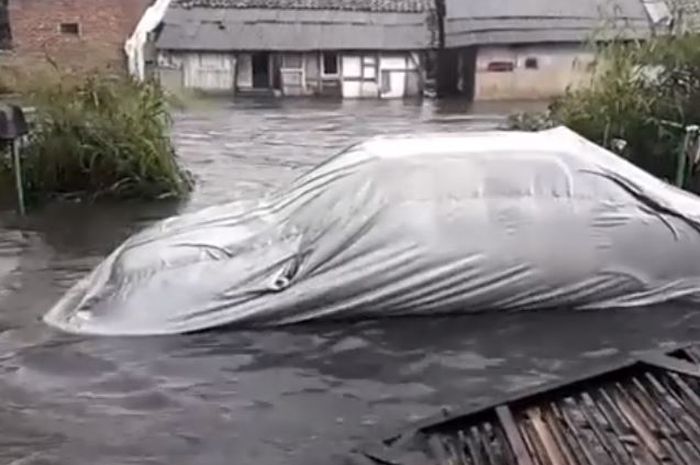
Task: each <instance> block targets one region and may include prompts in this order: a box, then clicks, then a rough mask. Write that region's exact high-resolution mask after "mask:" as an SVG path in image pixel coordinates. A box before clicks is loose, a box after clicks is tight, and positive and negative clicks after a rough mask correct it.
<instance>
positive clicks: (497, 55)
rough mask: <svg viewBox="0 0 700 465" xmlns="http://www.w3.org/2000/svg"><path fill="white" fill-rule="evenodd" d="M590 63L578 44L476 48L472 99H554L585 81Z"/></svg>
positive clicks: (588, 75) (592, 58)
mask: <svg viewBox="0 0 700 465" xmlns="http://www.w3.org/2000/svg"><path fill="white" fill-rule="evenodd" d="M594 60H595V57H594V55H593V53H591V52H588V51H585V50H582V48H581V45H580V44H542V45H532V46H484V47H479V49H478V51H477V54H476V71H475V78H474V100H517V99H523V100H527V99H547V98H552V97H556V96H559V95H562V94H563V93H564V92H565V90H566V88H567V87H569V86H572V87H576V86H579V85H581V84H585V83H587V82H589V80H590V78H591V72H592V65H593V63H594Z"/></svg>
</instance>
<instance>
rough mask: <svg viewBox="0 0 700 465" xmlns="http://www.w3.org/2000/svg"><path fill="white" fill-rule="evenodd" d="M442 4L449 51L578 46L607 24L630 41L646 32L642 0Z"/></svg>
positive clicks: (492, 0) (491, 0)
mask: <svg viewBox="0 0 700 465" xmlns="http://www.w3.org/2000/svg"><path fill="white" fill-rule="evenodd" d="M698 1H700V0H698ZM445 4H446V10H447V15H446V19H445V35H446V43H447V46H448V47H455V46H457V47H459V46H467V45H474V44H496V43H534V42H581V41H585V40H587V39H588V38H590V36H591V34H592V33H593V32H594V31H598V30H601V29H604V30H607V29H609V27H610V26H611V25H615V26H618V25H619V26H621V29H624V32H625V33H626V34H627V35H628V36H630V37H643V36H645V35H646V34H648V32H649V27H650V25H649V18H648V16H647V13H646V10H645V9H644V6H643V4H642V1H641V0H576V1H574V0H566V1H564V0H478V1H477V0H446V1H445ZM598 36H603V34H598Z"/></svg>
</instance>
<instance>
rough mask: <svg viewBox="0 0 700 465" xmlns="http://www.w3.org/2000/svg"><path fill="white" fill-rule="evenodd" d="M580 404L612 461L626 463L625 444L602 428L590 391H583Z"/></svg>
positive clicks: (620, 464) (623, 464) (619, 464)
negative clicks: (619, 442) (616, 440)
mask: <svg viewBox="0 0 700 465" xmlns="http://www.w3.org/2000/svg"><path fill="white" fill-rule="evenodd" d="M579 405H580V406H581V411H582V413H583V415H584V416H585V417H586V420H587V421H588V423H589V424H590V425H591V429H592V430H593V433H594V434H595V435H596V437H597V438H598V441H600V444H601V446H603V449H604V450H605V452H607V455H608V456H609V457H610V459H611V461H612V463H614V464H615V465H625V459H624V457H625V449H624V446H622V445H621V444H620V445H619V446H618V444H616V443H615V442H614V441H612V440H611V439H610V437H609V435H607V434H605V433H604V432H603V430H602V429H601V422H599V421H598V419H599V415H597V412H596V407H597V406H596V403H595V402H594V400H593V398H592V397H591V396H590V395H589V394H588V393H586V392H583V393H581V401H580V402H579ZM603 419H604V421H606V422H607V419H605V418H604V417H603ZM610 429H611V430H612V427H610ZM620 451H622V453H620Z"/></svg>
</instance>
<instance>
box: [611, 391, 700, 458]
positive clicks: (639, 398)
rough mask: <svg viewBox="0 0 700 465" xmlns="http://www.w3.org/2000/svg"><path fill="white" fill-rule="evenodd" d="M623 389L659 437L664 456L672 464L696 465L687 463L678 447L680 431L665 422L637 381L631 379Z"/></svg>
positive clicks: (685, 456) (660, 412)
mask: <svg viewBox="0 0 700 465" xmlns="http://www.w3.org/2000/svg"><path fill="white" fill-rule="evenodd" d="M625 387H626V389H625V390H626V393H627V395H628V398H629V400H630V401H631V402H632V403H634V404H636V405H637V406H638V411H639V413H640V414H641V415H642V416H643V417H644V418H645V422H646V423H647V425H649V426H651V427H652V428H653V429H652V431H653V432H654V433H656V435H657V436H660V438H661V439H660V441H659V442H660V444H661V445H662V446H663V448H664V450H665V451H666V454H668V456H670V457H671V458H672V461H673V463H678V464H687V465H697V464H695V463H691V462H689V461H688V457H687V454H686V453H685V452H684V451H683V449H682V448H679V447H678V446H679V443H680V441H677V440H676V438H680V437H681V435H680V431H679V430H678V429H677V428H676V427H675V425H673V424H672V423H668V422H666V421H665V419H664V412H663V411H662V410H660V409H659V408H658V405H655V402H654V401H653V400H652V399H651V398H650V397H649V395H648V393H647V392H646V391H645V390H644V387H643V386H641V384H640V383H639V380H638V379H637V378H633V379H631V380H630V381H629V382H627V383H625Z"/></svg>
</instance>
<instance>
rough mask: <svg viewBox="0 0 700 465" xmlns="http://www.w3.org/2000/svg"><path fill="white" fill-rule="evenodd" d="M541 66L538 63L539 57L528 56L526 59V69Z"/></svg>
mask: <svg viewBox="0 0 700 465" xmlns="http://www.w3.org/2000/svg"><path fill="white" fill-rule="evenodd" d="M537 68H539V63H537V58H535V57H528V58H527V59H526V60H525V69H537Z"/></svg>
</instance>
